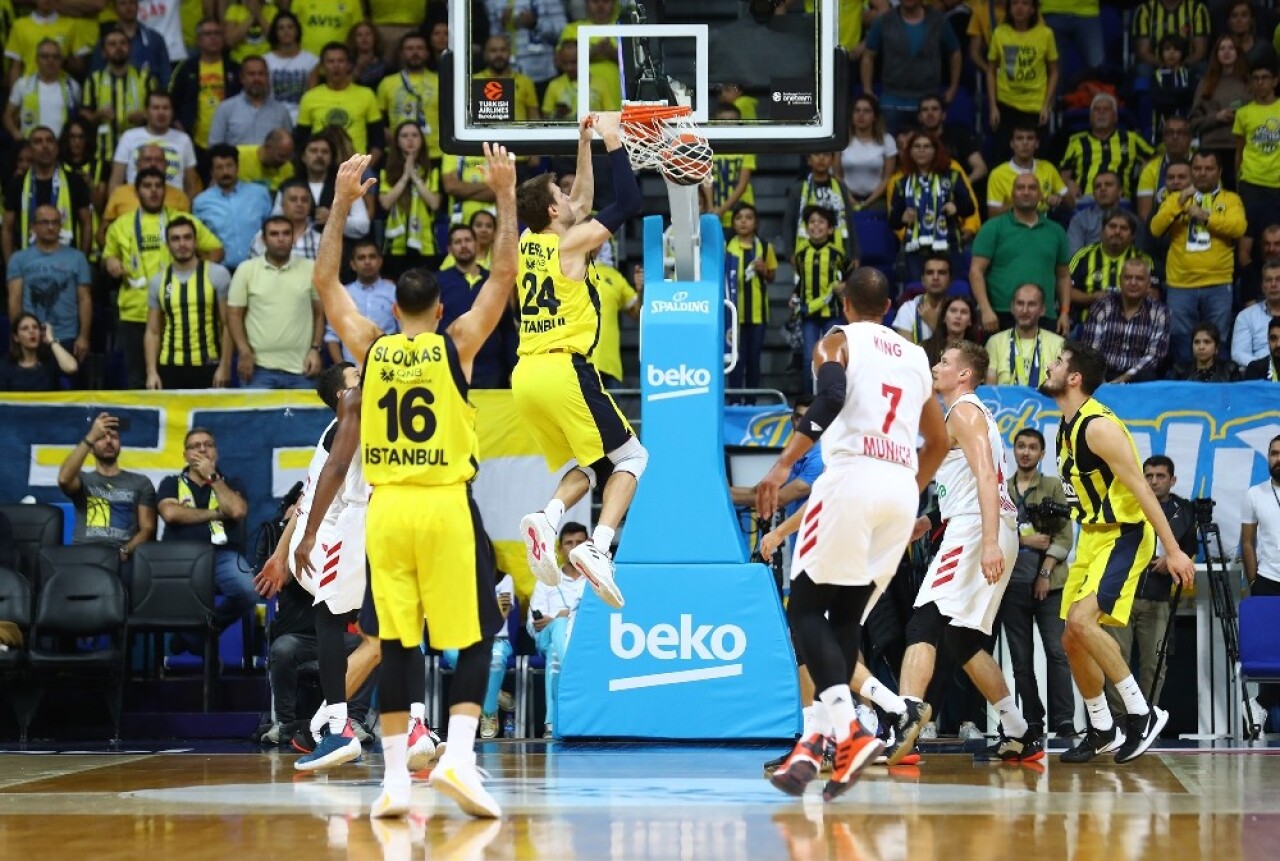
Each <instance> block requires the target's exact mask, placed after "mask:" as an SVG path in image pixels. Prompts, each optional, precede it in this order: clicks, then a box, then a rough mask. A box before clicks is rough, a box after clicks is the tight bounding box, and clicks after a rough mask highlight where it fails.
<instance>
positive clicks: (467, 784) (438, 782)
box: [428, 753, 502, 819]
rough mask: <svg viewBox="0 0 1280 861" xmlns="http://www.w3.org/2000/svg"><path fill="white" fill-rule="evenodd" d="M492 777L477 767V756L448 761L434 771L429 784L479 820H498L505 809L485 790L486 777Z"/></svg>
mask: <svg viewBox="0 0 1280 861" xmlns="http://www.w3.org/2000/svg"><path fill="white" fill-rule="evenodd" d="M488 776H489V774H488V772H486V771H485V770H484V769H482V768H479V767H478V766H477V765H476V759H475V754H474V753H472V754H471V755H470V756H469V757H466V758H464V757H458V758H457V759H456V760H446V761H444V762H441V763H440V764H439V765H438V766H436V768H435V770H433V771H432V772H431V777H430V779H429V781H428V782H429V783H430V785H431V788H432V789H438V790H440V791H441V792H443V793H444V794H445V795H447V796H449V797H450V798H452V799H453V800H454V801H455V802H457V804H458V806H459V807H461V808H462V809H463V811H464V812H466V813H469V814H471V815H472V816H474V817H476V818H477V819H497V818H499V817H500V816H502V808H501V807H499V806H498V802H496V801H494V800H493V796H492V795H490V794H489V792H488V790H486V789H485V788H484V778H486V777H488Z"/></svg>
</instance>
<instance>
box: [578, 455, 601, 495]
mask: <svg viewBox="0 0 1280 861" xmlns="http://www.w3.org/2000/svg"><path fill="white" fill-rule="evenodd" d="M600 460H605V458H601V459H600ZM599 462H600V461H596V463H599ZM573 468H574V469H576V470H577V471H578V472H580V473H582V474H583V475H585V476H586V477H587V484H588V485H589V486H590V487H591V489H592V490H595V489H596V485H597V484H599V479H598V477H597V475H596V467H595V464H591V465H589V466H583V465H582V464H580V463H579V464H575V465H574V467H573Z"/></svg>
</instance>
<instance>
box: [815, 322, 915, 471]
mask: <svg viewBox="0 0 1280 861" xmlns="http://www.w3.org/2000/svg"><path fill="white" fill-rule="evenodd" d="M840 330H841V331H842V332H844V336H845V339H846V341H847V342H848V345H849V347H848V349H849V365H848V367H847V368H846V370H845V398H844V406H843V407H842V408H841V409H840V414H839V415H838V416H836V420H835V421H834V422H832V423H831V427H830V428H828V429H827V431H826V432H825V433H824V434H823V435H822V457H823V459H824V460H826V461H827V462H828V463H832V462H835V461H837V460H839V459H841V458H849V457H870V458H875V459H876V460H883V461H887V462H889V463H896V464H898V465H899V466H904V467H906V468H907V469H910V470H911V471H912V472H913V473H914V472H915V471H916V468H917V462H916V444H917V440H918V439H919V436H920V411H921V410H922V409H924V404H925V401H926V400H927V399H928V398H931V397H933V375H932V373H931V372H930V370H929V360H928V358H927V357H926V356H925V352H924V350H923V349H921V348H920V347H918V346H916V345H915V344H913V343H911V342H910V341H908V340H907V339H906V338H904V337H902V336H901V335H899V334H898V333H897V332H895V331H893V330H892V329H890V328H887V327H885V326H881V325H880V324H879V323H853V324H850V325H847V326H841V327H840Z"/></svg>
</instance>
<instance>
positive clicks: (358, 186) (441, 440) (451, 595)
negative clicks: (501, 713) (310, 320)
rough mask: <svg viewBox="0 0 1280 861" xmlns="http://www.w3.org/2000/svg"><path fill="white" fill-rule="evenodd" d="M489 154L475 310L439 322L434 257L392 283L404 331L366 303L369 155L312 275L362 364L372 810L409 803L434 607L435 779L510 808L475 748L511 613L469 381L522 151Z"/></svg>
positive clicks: (509, 283)
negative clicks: (443, 697)
mask: <svg viewBox="0 0 1280 861" xmlns="http://www.w3.org/2000/svg"><path fill="white" fill-rule="evenodd" d="M485 158H486V159H487V167H488V173H487V175H486V177H485V182H486V183H487V184H488V185H489V187H490V188H491V189H493V192H494V194H495V195H496V198H497V204H498V229H497V236H496V238H495V240H494V243H493V265H492V268H491V269H490V271H489V278H488V280H487V281H485V283H484V285H483V286H482V287H481V288H480V292H479V293H478V294H477V295H476V299H475V302H474V304H473V305H472V306H471V310H469V311H468V312H467V313H465V314H463V315H462V316H461V317H459V318H458V319H456V320H454V321H453V323H452V324H451V325H450V326H449V328H448V330H447V331H445V332H438V331H436V329H437V326H438V325H439V321H440V318H441V313H442V311H443V310H444V308H443V306H442V305H441V304H440V287H439V285H438V284H437V283H436V278H435V274H434V273H432V272H430V271H429V270H427V269H410V270H408V271H407V272H405V273H404V274H402V275H401V276H400V279H399V281H398V283H397V284H396V302H395V305H394V306H393V308H392V310H393V312H394V314H395V316H396V319H397V320H399V322H400V332H399V334H395V335H383V334H382V330H381V329H380V328H379V327H378V325H377V324H376V323H374V322H373V321H372V320H370V319H369V318H367V317H365V316H363V315H362V314H361V313H360V312H359V311H358V310H357V309H356V305H355V302H354V300H352V298H351V296H350V294H349V293H347V291H346V289H345V288H344V287H343V285H342V282H341V280H339V277H338V271H339V269H340V267H341V265H342V229H343V225H344V224H345V223H346V220H347V215H348V213H349V212H350V209H351V205H352V204H353V203H354V202H355V201H356V200H359V199H360V198H362V197H363V196H364V194H365V193H366V192H368V191H369V189H370V188H371V187H372V186H373V184H374V182H375V180H372V179H369V180H362V178H363V176H364V172H365V170H366V168H367V167H368V166H369V162H370V158H369V156H367V155H356V156H353V157H352V158H350V159H348V160H347V161H346V163H344V164H343V165H342V167H341V169H340V170H339V171H338V177H337V180H336V183H335V187H334V198H333V204H332V206H331V208H330V210H329V220H328V222H327V223H326V224H325V229H324V236H323V238H322V240H321V243H320V251H319V254H318V255H317V257H316V264H315V274H314V276H313V282H314V284H315V287H316V290H317V292H318V293H319V294H320V298H321V300H322V301H323V302H324V310H325V314H326V315H327V317H328V318H329V323H330V324H331V325H332V326H333V327H334V329H335V330H336V331H337V333H338V336H339V337H340V338H341V339H342V343H343V345H344V346H346V348H347V350H348V351H350V353H351V354H352V356H354V357H355V361H356V362H357V363H358V364H361V365H363V367H364V376H363V382H362V395H361V412H360V439H361V445H362V447H363V467H364V477H365V480H366V481H368V482H369V484H370V486H371V487H372V488H373V495H372V496H371V497H370V500H369V510H368V515H367V519H366V526H365V533H366V547H367V551H366V552H367V553H368V556H369V582H370V587H371V591H372V593H373V604H374V609H375V610H376V612H377V617H378V629H379V631H378V635H379V638H380V639H381V640H382V675H381V691H380V698H381V702H382V731H383V738H382V749H383V755H384V760H385V774H384V777H383V784H382V787H383V788H382V794H381V795H380V796H379V797H378V799H377V801H375V802H374V806H373V810H372V812H371V814H370V815H371V816H373V817H384V816H403V815H404V814H405V813H407V812H408V809H409V769H408V764H407V736H406V733H407V728H408V722H409V705H410V691H411V690H412V688H413V681H412V676H413V675H414V673H415V669H414V657H415V656H416V655H417V654H419V653H420V651H419V650H420V647H421V645H422V633H423V632H422V628H423V620H424V619H425V620H426V622H427V626H428V631H429V637H430V643H431V647H432V648H433V649H457V650H459V654H458V660H457V663H456V669H455V672H454V681H453V693H452V703H451V704H450V707H449V746H448V748H447V750H446V753H445V754H444V756H442V757H441V759H440V764H439V765H438V766H436V768H435V770H434V771H432V772H431V785H432V787H433V788H436V789H439V790H440V791H442V792H443V793H445V794H446V795H448V796H450V797H451V798H453V799H454V800H455V801H456V802H457V803H458V805H459V806H460V807H461V808H462V809H463V810H465V811H466V812H467V813H470V814H471V815H472V816H479V817H497V816H500V815H501V810H500V809H499V807H498V805H497V803H496V802H495V801H494V800H493V798H492V797H491V796H490V795H489V793H488V792H487V791H486V790H485V788H484V784H483V782H482V781H481V777H480V772H479V770H478V769H477V768H476V756H475V737H476V727H477V724H478V722H479V718H480V703H481V701H482V700H483V699H484V693H485V688H486V686H487V684H488V675H489V655H490V652H491V650H492V644H493V636H494V634H495V633H496V632H497V631H498V630H499V629H500V628H501V627H502V625H503V619H502V614H501V613H500V612H499V610H498V604H497V600H496V598H495V597H494V591H493V583H494V567H495V563H494V559H493V555H492V551H491V549H490V547H489V543H488V541H487V539H486V538H485V533H484V525H483V524H482V523H481V521H480V512H479V510H478V509H477V508H476V505H475V502H474V501H473V500H472V498H471V490H470V485H471V481H472V479H473V478H475V474H476V467H477V454H478V443H477V440H476V430H475V409H474V408H473V407H472V406H471V404H470V402H469V401H468V400H467V390H468V388H469V385H470V380H471V367H472V362H473V361H474V360H475V356H476V353H477V352H478V351H479V350H480V347H481V346H482V345H483V344H484V342H485V341H486V340H487V339H488V337H489V335H490V334H492V332H493V330H494V327H496V326H497V325H498V321H499V320H500V319H501V317H502V315H503V314H504V313H505V312H506V310H507V302H508V299H509V297H510V296H511V290H512V287H513V286H514V283H515V273H516V218H515V208H516V207H515V156H514V155H509V154H508V153H507V151H506V150H505V149H504V148H503V147H500V146H495V147H493V148H492V149H490V147H489V146H488V145H487V144H486V146H485ZM418 666H419V667H420V666H421V664H419V665H418ZM419 671H420V670H419Z"/></svg>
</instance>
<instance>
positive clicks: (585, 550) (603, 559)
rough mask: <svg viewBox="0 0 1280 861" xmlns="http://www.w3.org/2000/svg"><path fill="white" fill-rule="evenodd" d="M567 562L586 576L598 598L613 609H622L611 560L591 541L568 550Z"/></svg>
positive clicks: (620, 594) (620, 593)
mask: <svg viewBox="0 0 1280 861" xmlns="http://www.w3.org/2000/svg"><path fill="white" fill-rule="evenodd" d="M569 564H570V565H572V566H573V567H574V568H577V569H578V571H579V572H580V573H581V574H582V576H583V577H586V578H587V582H588V583H590V584H591V589H592V591H594V592H595V593H596V595H597V596H599V598H600V600H601V601H603V602H605V603H606V604H608V605H609V606H610V607H612V608H613V609H615V610H620V609H622V605H623V604H624V603H625V602H624V601H623V600H622V591H621V590H619V589H618V584H617V583H615V582H613V560H612V559H610V558H609V556H608V554H606V553H604V552H603V551H601V550H600V548H599V547H596V545H595V543H594V542H592V541H589V540H588V541H584V542H582V543H581V544H579V545H578V546H577V547H575V548H573V549H572V550H570V551H569Z"/></svg>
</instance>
